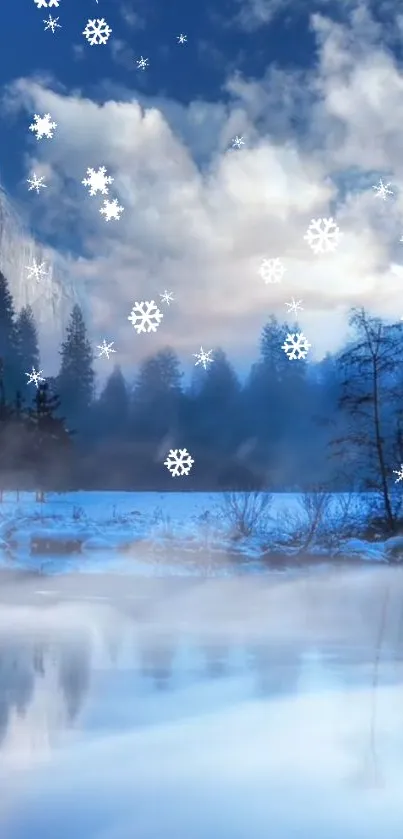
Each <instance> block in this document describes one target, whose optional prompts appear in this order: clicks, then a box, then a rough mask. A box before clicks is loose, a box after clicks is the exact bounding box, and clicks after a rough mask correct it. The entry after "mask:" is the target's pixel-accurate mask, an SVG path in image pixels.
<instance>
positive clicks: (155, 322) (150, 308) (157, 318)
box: [128, 300, 164, 335]
mask: <svg viewBox="0 0 403 839" xmlns="http://www.w3.org/2000/svg"><path fill="white" fill-rule="evenodd" d="M163 317H164V315H163V314H162V312H160V310H159V309H158V307H157V306H156V305H155V303H154V300H145V301H142V302H141V303H137V301H136V303H135V304H134V306H133V308H132V310H131V313H130V315H129V317H128V320H130V321H131V323H132V324H133V326H134V328H135V330H136V332H137V335H140V332H156V331H157V328H158V326H159V325H160V323H161V321H162V318H163Z"/></svg>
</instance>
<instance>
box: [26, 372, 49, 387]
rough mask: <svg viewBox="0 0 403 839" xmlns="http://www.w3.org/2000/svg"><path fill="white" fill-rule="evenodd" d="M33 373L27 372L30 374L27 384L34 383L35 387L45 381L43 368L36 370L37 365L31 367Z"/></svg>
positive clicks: (27, 374)
mask: <svg viewBox="0 0 403 839" xmlns="http://www.w3.org/2000/svg"><path fill="white" fill-rule="evenodd" d="M31 370H32V372H31V373H25V375H26V376H28V381H27V385H31V384H34V385H35V387H37V388H38V387H39V383H40V382H44V381H45V379H44V378H43V377H42V373H43V370H35V367H32V368H31Z"/></svg>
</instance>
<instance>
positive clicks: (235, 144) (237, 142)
mask: <svg viewBox="0 0 403 839" xmlns="http://www.w3.org/2000/svg"><path fill="white" fill-rule="evenodd" d="M244 145H245V141H244V138H243V137H238V135H237V136H236V137H234V139H233V140H232V148H233V149H240V148H241V146H244Z"/></svg>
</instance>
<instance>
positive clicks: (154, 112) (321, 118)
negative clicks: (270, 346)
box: [0, 0, 403, 374]
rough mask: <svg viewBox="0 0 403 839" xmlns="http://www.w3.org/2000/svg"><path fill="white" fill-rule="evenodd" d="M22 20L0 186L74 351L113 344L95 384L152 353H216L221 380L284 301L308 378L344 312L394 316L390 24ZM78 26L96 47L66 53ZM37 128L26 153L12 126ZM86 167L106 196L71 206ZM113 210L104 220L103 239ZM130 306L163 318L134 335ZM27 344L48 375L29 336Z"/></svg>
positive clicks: (297, 7) (189, 9)
mask: <svg viewBox="0 0 403 839" xmlns="http://www.w3.org/2000/svg"><path fill="white" fill-rule="evenodd" d="M38 2H40V0H36V2H34V0H14V2H13V3H9V4H5V5H4V8H3V9H2V26H1V29H0V56H1V58H0V87H1V90H0V184H1V186H2V189H3V190H4V195H5V198H4V201H6V203H7V205H8V206H9V207H12V209H13V212H14V213H15V214H16V217H18V219H19V220H20V221H21V224H23V225H24V226H25V228H26V229H27V230H29V231H30V234H31V235H32V237H33V239H34V240H35V242H37V243H38V244H39V245H40V247H41V248H43V253H44V254H45V257H46V260H45V261H46V264H48V263H51V264H53V265H55V266H57V267H56V268H55V271H56V273H57V272H60V276H62V277H63V282H66V287H67V286H68V287H69V288H73V289H74V294H75V295H76V297H77V298H78V300H79V302H80V303H81V305H82V307H83V309H84V312H85V316H86V319H87V323H88V328H89V334H90V337H91V340H92V341H93V343H94V346H97V345H100V344H101V342H102V341H103V340H104V339H105V340H107V341H108V342H112V341H113V342H114V348H115V350H116V353H115V355H114V356H111V359H110V360H109V361H108V360H106V359H105V358H104V359H103V360H102V363H103V364H105V365H108V364H109V365H110V364H112V363H113V362H117V363H120V364H122V365H123V366H124V367H126V366H136V365H137V364H138V363H139V361H140V360H141V359H142V358H144V357H145V356H148V355H151V354H153V353H154V352H156V351H158V350H159V349H161V348H162V347H164V346H167V345H169V346H171V347H173V348H174V349H175V350H176V351H177V353H178V355H179V357H180V359H181V362H182V363H183V365H184V366H185V367H186V365H193V363H194V358H193V354H194V353H197V352H198V351H199V349H200V346H203V348H204V349H205V350H210V349H214V348H216V347H218V346H220V347H222V348H223V349H224V350H225V351H226V353H227V354H228V357H229V358H230V360H231V361H232V362H233V363H234V364H235V366H236V367H237V369H238V370H239V371H241V372H242V371H243V370H246V369H247V368H248V366H249V365H250V364H251V363H252V362H253V361H254V360H255V359H256V357H257V354H258V350H259V338H260V333H261V329H262V327H263V325H264V324H265V322H267V320H268V318H269V317H270V315H272V314H274V315H276V316H277V317H278V318H279V319H280V320H281V321H283V320H286V319H287V303H289V302H290V301H292V299H293V298H294V299H295V300H297V301H301V307H302V311H300V312H299V313H298V323H299V329H300V330H301V331H302V332H303V334H304V335H305V336H306V338H307V340H308V341H309V342H310V344H311V349H310V351H309V358H312V359H320V358H322V357H323V356H324V355H325V353H326V352H327V351H335V350H337V349H338V348H339V347H340V346H341V345H342V343H343V342H344V340H345V339H346V337H347V335H348V326H347V321H348V311H349V309H350V308H351V307H353V306H365V307H366V308H367V309H368V310H369V311H370V313H372V314H376V315H381V316H383V317H385V318H400V316H403V293H402V292H401V287H402V283H403V243H401V242H400V238H401V237H402V235H403V198H402V193H401V190H400V182H401V181H402V174H403V157H402V154H401V145H402V139H401V138H402V127H401V126H402V124H403V76H402V50H401V46H400V41H401V37H402V34H403V13H399V11H398V4H396V3H395V2H389V0H386V2H383V0H377V3H376V4H373V3H372V2H368V0H364V2H358V0H335V2H331V1H330V0H315V1H314V2H309V3H307V2H302V0H221V2H220V0H215V2H213V0H208V1H207V2H203V3H189V2H185V0H172V2H170V3H166V2H164V0H134V1H132V0H99V2H98V3H97V2H96V0H59V6H58V7H57V8H53V7H51V8H38V7H37V3H38ZM43 2H47V4H48V6H49V2H51V0H43ZM49 14H50V15H51V16H52V17H53V18H58V25H59V27H60V28H56V30H55V32H54V33H52V31H51V30H50V29H45V25H46V23H45V21H46V20H47V19H48V17H49ZM94 18H103V19H104V20H105V21H106V23H107V24H108V26H109V27H110V29H111V30H112V31H111V33H110V35H109V38H108V39H107V42H106V43H104V44H93V45H91V44H90V43H89V42H88V40H87V39H86V37H85V35H83V30H84V29H85V27H86V25H87V23H88V20H89V19H94ZM181 33H182V34H184V35H186V40H185V42H184V43H179V41H178V36H179V35H180V34H181ZM141 57H144V58H147V59H148V66H147V67H146V68H145V69H141V68H138V66H137V62H138V60H139V59H140V58H141ZM45 113H49V114H50V115H51V119H52V121H54V122H55V123H56V124H57V127H56V128H55V130H54V132H53V137H52V138H51V139H49V138H46V137H43V138H42V139H37V138H36V136H35V133H34V132H33V131H30V130H29V126H30V125H31V124H32V123H33V121H34V114H38V115H39V116H43V115H44V114H45ZM235 137H241V138H242V140H243V143H242V145H241V146H240V147H239V148H236V147H234V146H233V141H234V138H235ZM101 166H104V167H106V169H107V174H108V175H109V176H110V177H112V178H113V182H112V183H111V184H110V185H109V187H108V189H109V193H108V194H107V195H100V194H96V195H95V196H90V195H89V190H88V188H87V187H85V186H84V185H83V184H82V180H83V179H84V178H85V177H86V173H87V169H88V168H93V169H95V170H98V168H99V167H101ZM33 172H35V173H36V174H37V176H39V177H43V178H44V183H45V184H46V188H44V189H42V190H40V191H39V193H38V194H37V193H36V191H35V190H29V189H28V183H27V179H28V178H32V174H33ZM380 179H382V180H383V182H384V183H389V184H390V186H389V189H390V191H391V193H393V194H388V195H387V196H386V200H383V197H382V195H379V194H378V192H377V191H376V190H375V189H374V188H373V187H374V186H375V185H377V184H379V181H380ZM115 198H116V199H117V201H118V204H119V206H121V207H123V208H124V209H123V212H121V214H120V218H119V219H111V220H110V221H107V220H106V218H105V216H104V215H102V214H101V213H100V209H101V208H102V205H103V202H104V201H105V199H106V200H107V201H111V200H113V199H115ZM328 218H333V219H334V221H335V223H336V224H337V226H338V228H339V230H340V233H341V236H340V238H339V239H338V240H337V246H336V248H335V250H334V251H331V252H325V253H320V254H317V253H315V252H314V251H313V250H312V247H311V246H310V244H309V243H308V242H307V241H306V240H305V239H304V236H305V235H306V232H307V230H308V228H309V225H310V224H311V221H312V220H313V219H328ZM265 259H279V260H280V261H281V264H282V266H283V267H284V274H283V276H282V278H281V280H280V282H271V283H266V282H265V281H264V278H263V277H262V276H261V274H260V273H259V272H260V268H261V265H262V262H263V260H265ZM0 261H1V255H0ZM19 270H20V271H21V270H22V269H20V268H19ZM24 270H25V269H24ZM21 281H23V282H26V279H25V277H24V278H23V279H22V280H21ZM165 290H168V291H169V292H171V294H172V295H173V298H174V299H173V301H172V302H171V303H170V304H169V305H168V304H167V303H164V302H162V301H161V295H162V294H163V293H164V291H165ZM150 300H154V301H155V302H156V304H157V306H158V307H159V308H160V310H161V311H162V312H163V319H162V321H161V323H160V324H159V325H158V327H157V329H156V331H155V332H151V333H142V334H137V331H136V330H135V329H134V328H133V325H132V324H131V322H130V321H129V320H128V316H129V315H130V312H131V309H132V307H133V306H134V305H135V303H136V302H142V301H150ZM294 320H295V319H294V317H293V316H291V317H290V316H288V321H289V323H290V324H292V323H293V322H294ZM41 338H42V341H43V342H44V343H43V346H44V347H45V358H44V359H42V361H43V364H44V365H45V367H46V372H49V374H51V373H53V372H55V365H57V364H58V355H57V352H56V349H55V347H53V346H52V345H51V344H50V343H46V323H45V326H44V325H43V324H42V326H41ZM96 352H98V351H96ZM105 369H106V368H105ZM108 370H109V368H108Z"/></svg>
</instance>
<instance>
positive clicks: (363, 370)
mask: <svg viewBox="0 0 403 839" xmlns="http://www.w3.org/2000/svg"><path fill="white" fill-rule="evenodd" d="M350 326H352V327H353V328H354V330H355V334H356V337H355V340H354V341H352V342H351V343H350V345H349V346H348V347H347V349H346V350H345V352H343V353H342V354H341V355H340V356H339V368H340V370H341V373H342V382H341V386H342V395H341V397H340V402H339V407H340V408H341V409H342V410H344V411H345V412H346V415H347V418H348V422H347V427H346V432H345V434H344V435H343V436H342V437H339V438H338V439H335V440H333V441H332V444H331V445H332V450H333V456H336V457H337V458H338V459H339V461H340V463H341V464H346V463H347V465H348V462H349V463H350V468H351V466H353V468H354V479H357V478H358V479H359V481H360V484H361V486H362V488H364V489H367V490H370V491H376V492H377V493H379V495H380V497H381V501H382V508H383V518H384V521H385V523H386V526H387V528H388V530H390V531H392V532H393V531H394V529H395V525H396V510H395V509H394V505H393V499H392V493H391V489H390V486H389V481H390V477H391V471H392V469H393V467H392V465H391V464H392V463H394V462H395V461H394V460H393V454H394V451H395V449H396V434H397V432H398V430H399V425H398V423H397V422H396V421H395V420H391V404H392V400H394V399H395V398H396V383H397V376H398V371H399V367H400V365H401V359H402V349H403V347H402V339H403V324H402V323H395V324H384V323H383V322H382V321H381V320H380V319H379V318H375V317H370V316H369V315H368V314H367V312H365V310H364V309H353V310H352V313H351V317H350ZM350 477H351V476H350Z"/></svg>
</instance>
